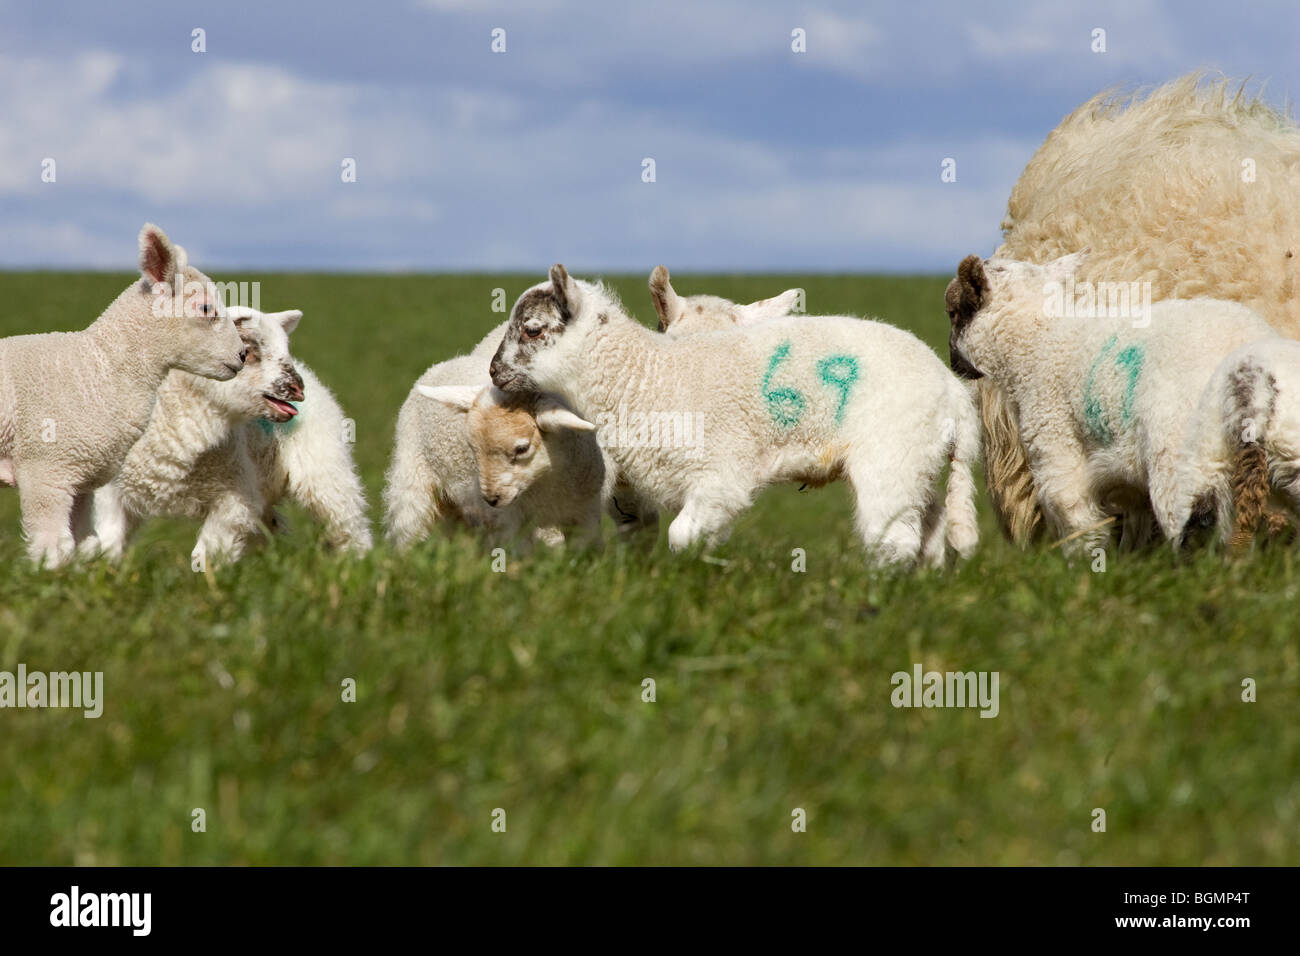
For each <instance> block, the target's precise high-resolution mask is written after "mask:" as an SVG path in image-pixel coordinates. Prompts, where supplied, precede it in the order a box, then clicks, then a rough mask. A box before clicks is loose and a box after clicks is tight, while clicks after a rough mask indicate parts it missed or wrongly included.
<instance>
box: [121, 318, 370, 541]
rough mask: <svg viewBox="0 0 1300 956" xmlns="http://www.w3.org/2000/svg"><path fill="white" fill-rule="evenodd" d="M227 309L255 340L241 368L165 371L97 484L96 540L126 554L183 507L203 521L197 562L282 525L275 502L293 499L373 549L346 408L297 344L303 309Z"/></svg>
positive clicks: (330, 528) (339, 536)
mask: <svg viewBox="0 0 1300 956" xmlns="http://www.w3.org/2000/svg"><path fill="white" fill-rule="evenodd" d="M228 311H229V312H230V314H231V315H232V317H233V318H234V319H235V323H236V326H237V327H238V329H239V332H240V335H241V337H242V338H243V340H244V342H245V343H246V345H247V348H248V356H247V361H246V364H245V366H244V369H243V371H241V372H240V374H239V375H238V376H236V377H235V379H234V380H232V381H229V382H221V383H216V382H209V381H207V380H205V379H201V378H197V377H195V376H192V375H186V374H184V373H179V372H178V373H174V374H173V375H172V376H170V377H169V378H168V379H167V381H166V382H165V383H164V384H163V386H162V388H161V389H159V393H158V404H157V407H156V408H155V409H154V413H153V417H152V418H151V419H150V421H149V427H148V429H147V430H146V432H145V434H144V436H143V437H142V438H141V439H140V441H138V442H137V443H136V444H135V446H134V447H132V449H131V451H130V453H129V454H128V455H127V457H126V461H125V463H124V464H123V467H122V470H121V472H120V473H119V474H118V476H117V477H116V478H115V479H114V480H113V482H112V483H111V484H109V485H106V486H105V487H103V488H101V489H100V490H99V491H98V492H96V494H95V531H96V537H97V539H98V546H99V548H100V549H102V550H103V551H104V552H105V553H107V554H108V555H110V556H112V557H118V556H120V555H121V553H122V550H123V548H124V547H125V545H126V543H127V541H128V539H129V538H130V535H131V534H132V532H133V531H134V530H135V528H136V527H137V526H138V524H139V523H140V521H142V520H143V519H145V518H147V517H162V516H165V517H185V518H195V519H200V520H202V521H203V527H202V530H201V531H200V533H199V539H198V543H197V545H196V546H195V548H194V551H193V558H194V559H195V560H196V561H200V562H202V563H203V564H204V565H206V564H207V563H211V564H218V563H229V562H233V561H237V560H238V559H239V558H240V557H241V556H242V555H243V554H244V552H245V550H246V549H247V547H248V545H249V543H250V542H251V541H253V540H254V539H256V538H257V537H258V536H260V535H261V533H262V531H263V529H264V528H269V527H275V526H276V525H277V523H278V520H279V519H278V516H277V515H276V512H275V506H276V505H277V504H278V503H279V502H280V501H281V500H283V499H284V498H286V497H288V498H290V499H292V500H295V501H297V502H298V503H300V504H301V505H303V506H304V507H305V508H306V509H307V511H308V512H309V513H310V514H311V515H312V516H313V517H314V518H316V519H317V520H318V521H320V522H321V523H322V524H324V525H325V527H326V529H327V536H328V539H329V540H330V542H331V543H332V544H333V545H335V546H336V547H340V548H344V549H347V550H350V551H353V552H356V553H361V552H364V551H366V550H369V548H370V546H371V539H370V528H369V525H368V523H367V521H366V516H365V496H364V494H363V492H362V489H361V481H360V479H359V477H358V476H357V472H356V467H355V465H354V464H353V461H352V454H351V449H350V447H349V444H348V440H347V435H346V433H345V419H344V416H343V412H342V410H341V409H340V408H339V405H338V402H337V401H336V400H335V399H334V396H333V395H331V394H330V392H329V390H328V389H326V388H325V386H324V385H322V384H321V382H320V381H319V380H318V379H317V378H316V376H315V375H314V374H313V373H312V372H311V371H310V370H309V369H307V368H306V367H305V366H302V365H300V364H299V365H298V366H297V367H295V363H294V360H293V358H292V356H291V355H290V353H289V334H290V333H291V332H293V330H294V329H295V328H296V327H297V325H298V322H299V320H301V318H302V313H301V312H299V311H297V310H294V311H289V312H278V313H271V314H267V313H263V312H259V311H257V310H255V309H250V308H245V307H236V306H232V307H230V309H229V310H228Z"/></svg>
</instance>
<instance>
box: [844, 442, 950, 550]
mask: <svg viewBox="0 0 1300 956" xmlns="http://www.w3.org/2000/svg"><path fill="white" fill-rule="evenodd" d="M848 479H849V484H851V485H852V486H853V494H854V497H855V498H856V499H857V517H856V523H857V528H858V534H859V535H860V536H861V538H862V543H863V545H864V546H865V547H866V549H867V551H868V552H869V553H870V555H871V559H872V561H873V563H875V564H876V565H878V566H881V567H890V566H893V567H908V566H910V565H913V564H915V563H916V561H917V560H918V559H919V558H920V557H921V545H922V537H921V536H922V528H923V525H924V521H925V508H924V507H923V505H924V504H925V502H924V501H921V500H918V489H922V488H927V487H930V485H931V483H932V482H933V475H928V474H922V473H920V471H918V473H917V474H914V475H907V474H904V473H903V472H902V471H901V470H900V469H899V468H897V467H893V468H886V467H885V466H884V465H883V463H880V462H871V461H868V462H851V463H850V464H849V467H848ZM940 524H942V522H940Z"/></svg>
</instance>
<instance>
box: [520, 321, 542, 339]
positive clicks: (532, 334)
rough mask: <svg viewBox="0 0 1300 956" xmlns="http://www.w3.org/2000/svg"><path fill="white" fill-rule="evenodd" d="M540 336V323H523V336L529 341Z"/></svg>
mask: <svg viewBox="0 0 1300 956" xmlns="http://www.w3.org/2000/svg"><path fill="white" fill-rule="evenodd" d="M541 334H542V323H540V322H528V323H525V325H524V335H526V336H528V337H529V338H530V339H535V338H537V336H539V335H541Z"/></svg>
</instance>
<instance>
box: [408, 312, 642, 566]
mask: <svg viewBox="0 0 1300 956" xmlns="http://www.w3.org/2000/svg"><path fill="white" fill-rule="evenodd" d="M506 325H507V323H502V324H501V325H499V326H498V327H497V328H495V329H493V330H492V331H491V332H489V333H488V335H487V336H486V337H485V338H484V339H483V341H482V342H480V343H479V344H478V345H477V346H476V347H475V348H474V350H473V351H472V352H471V353H470V354H468V355H463V356H458V357H456V358H453V359H449V360H447V361H445V362H439V363H437V364H436V365H434V366H432V367H431V368H430V369H429V370H428V371H426V372H425V373H424V374H423V375H421V376H420V378H419V380H418V381H417V382H416V383H415V385H414V386H413V387H412V389H411V393H410V395H408V396H407V399H406V402H405V403H404V404H403V405H402V410H401V412H400V413H399V415H398V419H397V437H396V443H395V446H394V452H393V463H392V465H391V467H390V468H389V472H388V482H387V486H386V487H385V490H384V499H385V503H386V506H387V527H388V537H389V540H390V541H391V543H392V544H393V545H394V546H395V547H397V548H402V549H404V548H408V547H410V546H411V545H413V544H415V543H416V542H417V541H420V540H422V539H424V538H425V537H427V536H428V534H429V533H430V532H431V531H432V530H433V529H434V527H435V526H436V525H437V526H445V524H446V523H447V522H451V523H461V524H465V525H468V526H470V527H475V528H480V529H483V530H485V531H486V532H488V534H489V537H490V538H491V539H492V540H493V541H495V542H503V541H506V540H509V539H510V538H512V537H514V536H515V535H516V534H518V533H519V532H520V531H521V530H522V529H524V528H532V529H533V532H534V536H535V537H536V538H537V539H538V540H540V541H542V542H544V543H546V544H548V545H559V544H562V543H563V542H564V531H563V529H564V528H565V527H570V526H572V527H577V528H579V529H580V530H581V533H582V536H583V538H584V540H586V541H589V542H593V543H594V540H595V539H596V538H597V537H598V536H599V526H600V515H601V510H602V507H606V508H608V509H609V512H610V515H611V517H613V518H614V520H615V521H616V522H617V523H618V524H619V526H620V528H631V527H652V526H654V525H655V524H656V523H657V521H658V519H657V516H655V515H654V514H653V513H652V512H647V511H646V510H645V509H644V508H643V507H641V505H640V503H639V502H637V501H636V500H635V498H634V496H633V495H632V494H631V492H630V490H629V489H625V488H622V487H620V486H619V485H618V479H617V476H616V475H615V473H614V471H613V470H612V469H611V468H609V467H608V463H607V461H606V459H605V457H604V456H603V455H602V454H601V452H600V449H599V447H598V446H597V444H596V440H595V437H594V435H592V430H593V429H594V426H593V425H591V424H590V423H588V422H585V421H583V420H582V419H580V418H579V417H578V416H577V415H575V414H573V412H572V411H570V410H569V409H567V408H565V407H564V406H563V405H562V404H561V403H559V402H557V401H555V400H554V399H553V398H546V397H543V396H540V395H530V396H526V397H524V398H523V399H518V398H514V399H507V398H506V397H505V396H504V395H501V394H500V393H498V392H496V391H495V390H494V389H493V388H492V383H491V380H490V378H489V377H488V362H489V361H490V360H491V358H492V355H493V353H494V352H495V351H496V349H497V346H498V345H499V344H500V342H501V337H502V335H503V334H504V331H505V328H506ZM431 399H432V400H431ZM473 435H477V436H478V444H479V450H478V452H477V453H476V449H475V446H474V444H472V436H473ZM480 462H481V467H480Z"/></svg>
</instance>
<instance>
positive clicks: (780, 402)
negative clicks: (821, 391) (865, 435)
mask: <svg viewBox="0 0 1300 956" xmlns="http://www.w3.org/2000/svg"><path fill="white" fill-rule="evenodd" d="M788 358H790V342H789V341H785V342H782V343H781V344H780V345H779V346H778V347H777V349H776V351H775V352H773V353H772V357H771V358H770V359H769V360H768V362H767V372H766V374H764V375H763V387H762V394H763V398H764V399H766V400H767V411H768V414H770V415H771V416H772V421H774V422H776V423H777V424H778V425H780V426H781V427H782V428H793V427H794V426H795V425H797V424H799V419H801V418H803V413H804V408H805V406H807V404H808V401H807V399H806V398H804V396H803V393H802V392H799V391H797V390H796V389H793V388H789V387H781V388H773V387H772V376H773V375H774V374H776V370H777V369H778V368H779V367H780V366H781V365H783V364H784V363H785V361H786V360H787V359H788ZM817 375H818V376H819V377H820V378H821V380H822V384H823V385H826V386H828V387H830V388H833V389H836V390H837V391H839V393H840V400H839V403H838V404H837V405H836V407H835V424H837V425H839V424H842V423H843V421H844V408H845V406H846V405H847V404H848V401H849V392H851V391H852V390H853V386H854V384H855V383H856V382H857V380H858V360H857V359H855V358H854V357H853V356H851V355H828V356H827V357H826V358H824V359H822V360H820V361H819V362H818V363H817Z"/></svg>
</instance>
